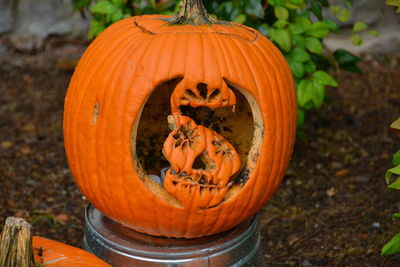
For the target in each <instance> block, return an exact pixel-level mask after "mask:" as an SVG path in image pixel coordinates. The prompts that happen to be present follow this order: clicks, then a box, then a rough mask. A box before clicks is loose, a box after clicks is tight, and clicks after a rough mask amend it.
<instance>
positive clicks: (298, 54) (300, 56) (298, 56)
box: [289, 47, 311, 63]
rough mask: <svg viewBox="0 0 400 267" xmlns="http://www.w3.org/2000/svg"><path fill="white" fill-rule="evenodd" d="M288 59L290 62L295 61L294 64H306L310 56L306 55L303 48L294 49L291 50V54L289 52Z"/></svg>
mask: <svg viewBox="0 0 400 267" xmlns="http://www.w3.org/2000/svg"><path fill="white" fill-rule="evenodd" d="M289 57H290V59H291V60H293V61H295V62H300V63H303V62H306V61H309V60H311V56H310V54H309V53H307V51H306V50H304V49H303V48H300V47H296V48H294V49H293V50H292V52H290V54H289Z"/></svg>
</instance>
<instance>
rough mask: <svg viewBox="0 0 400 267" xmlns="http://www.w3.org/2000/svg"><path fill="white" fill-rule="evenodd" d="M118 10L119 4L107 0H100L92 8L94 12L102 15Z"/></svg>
mask: <svg viewBox="0 0 400 267" xmlns="http://www.w3.org/2000/svg"><path fill="white" fill-rule="evenodd" d="M117 10H118V7H117V6H115V5H114V4H112V3H111V2H109V1H106V0H104V1H100V2H98V3H96V4H95V5H94V6H92V7H91V8H90V11H91V12H92V14H102V15H107V14H112V13H114V12H115V11H117Z"/></svg>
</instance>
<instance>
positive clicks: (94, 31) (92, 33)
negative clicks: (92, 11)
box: [88, 20, 106, 39]
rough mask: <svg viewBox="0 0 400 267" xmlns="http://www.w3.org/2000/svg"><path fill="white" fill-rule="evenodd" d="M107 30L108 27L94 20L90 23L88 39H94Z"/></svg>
mask: <svg viewBox="0 0 400 267" xmlns="http://www.w3.org/2000/svg"><path fill="white" fill-rule="evenodd" d="M105 28H106V26H105V25H104V24H103V23H102V22H100V21H97V20H92V21H91V22H90V28H89V32H88V38H89V39H92V38H94V37H96V36H98V35H99V34H100V33H101V32H102V31H104V30H105Z"/></svg>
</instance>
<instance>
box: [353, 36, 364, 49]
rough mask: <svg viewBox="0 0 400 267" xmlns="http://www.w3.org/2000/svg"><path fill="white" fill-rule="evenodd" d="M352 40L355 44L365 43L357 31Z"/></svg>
mask: <svg viewBox="0 0 400 267" xmlns="http://www.w3.org/2000/svg"><path fill="white" fill-rule="evenodd" d="M351 42H352V43H353V45H357V46H360V45H362V43H363V40H362V38H361V36H360V35H359V34H357V33H355V34H352V35H351Z"/></svg>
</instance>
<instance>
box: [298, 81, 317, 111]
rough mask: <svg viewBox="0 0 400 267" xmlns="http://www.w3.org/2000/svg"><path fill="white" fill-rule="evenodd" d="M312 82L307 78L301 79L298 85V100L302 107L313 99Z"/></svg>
mask: <svg viewBox="0 0 400 267" xmlns="http://www.w3.org/2000/svg"><path fill="white" fill-rule="evenodd" d="M312 97H313V96H312V82H311V81H309V80H306V79H303V80H301V81H300V83H299V85H298V86H297V102H298V103H299V106H300V107H305V105H306V104H307V103H308V102H309V101H311V100H312Z"/></svg>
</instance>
